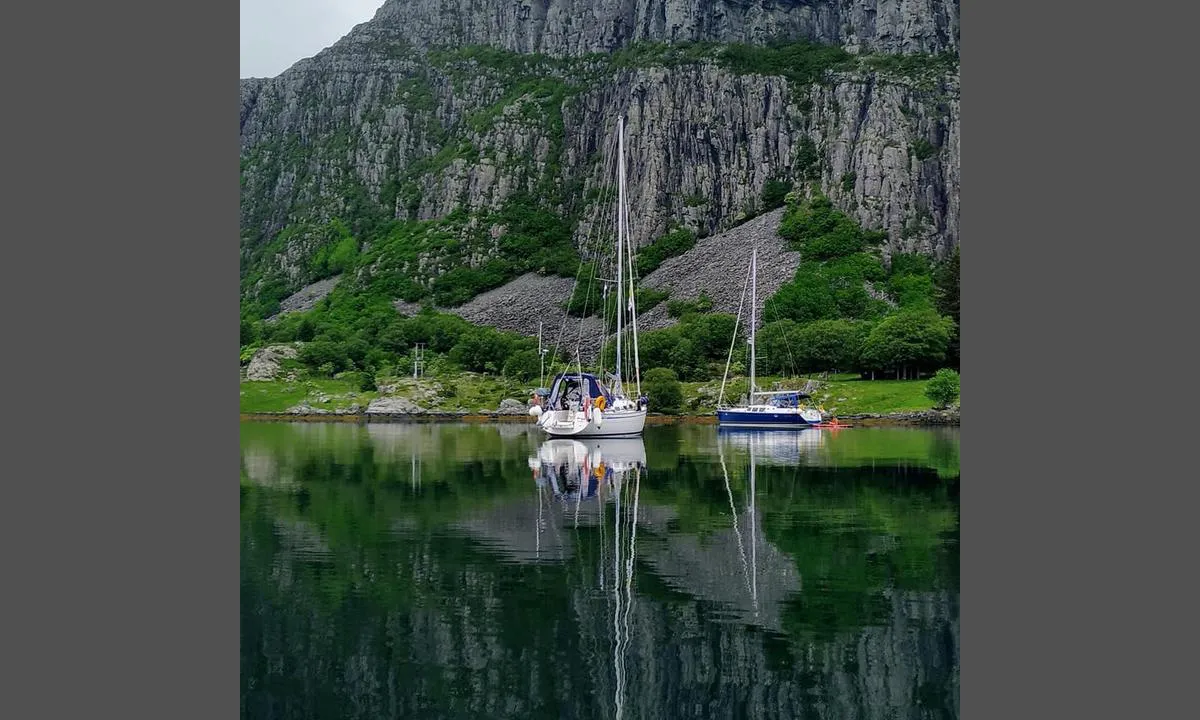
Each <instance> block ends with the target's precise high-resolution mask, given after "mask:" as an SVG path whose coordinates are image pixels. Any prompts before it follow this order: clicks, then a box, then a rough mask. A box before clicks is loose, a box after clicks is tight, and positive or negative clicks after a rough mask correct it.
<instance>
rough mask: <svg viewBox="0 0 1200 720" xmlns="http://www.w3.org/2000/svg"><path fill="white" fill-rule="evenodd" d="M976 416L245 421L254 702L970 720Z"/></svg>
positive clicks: (394, 714) (436, 712) (417, 710)
mask: <svg viewBox="0 0 1200 720" xmlns="http://www.w3.org/2000/svg"><path fill="white" fill-rule="evenodd" d="M958 451H959V432H958V429H957V428H936V429H907V428H851V429H842V430H817V429H807V430H802V431H768V432H753V431H738V432H732V433H731V432H729V431H718V430H717V428H716V427H714V426H696V425H684V426H650V427H647V428H646V432H645V435H644V437H643V438H640V439H634V440H617V441H613V440H606V441H579V442H574V441H563V440H557V441H548V440H546V438H545V437H544V436H542V435H541V434H540V433H538V432H535V431H534V429H533V428H532V426H530V425H523V424H491V425H467V424H461V425H458V424H398V423H397V424H382V423H381V424H375V423H372V424H365V425H356V424H339V423H255V422H243V423H242V425H241V454H242V469H241V483H240V485H241V493H240V494H241V698H242V701H241V702H242V717H243V718H459V717H462V718H468V717H471V718H551V717H553V718H630V719H632V718H734V717H739V718H740V717H746V718H846V719H850V718H880V719H882V718H957V717H958V715H959V500H958V489H959V461H958Z"/></svg>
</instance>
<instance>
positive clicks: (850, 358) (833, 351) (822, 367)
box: [793, 320, 865, 372]
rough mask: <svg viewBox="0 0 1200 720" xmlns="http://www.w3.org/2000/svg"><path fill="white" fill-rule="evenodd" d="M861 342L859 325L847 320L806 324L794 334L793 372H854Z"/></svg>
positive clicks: (862, 338) (862, 339) (862, 340)
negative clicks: (794, 355) (852, 370)
mask: <svg viewBox="0 0 1200 720" xmlns="http://www.w3.org/2000/svg"><path fill="white" fill-rule="evenodd" d="M864 341H865V337H864V336H863V334H862V331H861V323H856V322H853V321H850V320H818V321H816V322H813V323H809V324H807V325H805V326H803V327H801V328H800V329H799V330H797V331H796V333H795V341H794V345H793V346H794V348H795V353H796V362H797V364H798V366H799V367H798V368H797V369H798V370H799V372H824V371H827V370H830V371H832V370H851V369H854V368H857V367H858V362H859V355H860V353H861V352H862V347H863V343H864Z"/></svg>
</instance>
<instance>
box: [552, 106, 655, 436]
mask: <svg viewBox="0 0 1200 720" xmlns="http://www.w3.org/2000/svg"><path fill="white" fill-rule="evenodd" d="M617 190H618V197H617V217H616V226H617V243H616V278H615V280H614V281H613V282H614V283H615V284H616V291H617V307H616V322H617V327H616V368H615V369H614V372H613V373H612V375H610V376H609V377H607V378H604V377H602V376H601V373H593V372H584V370H583V366H582V362H581V361H580V360H579V356H578V351H577V352H576V359H575V367H574V368H570V369H568V370H565V371H563V372H560V373H558V374H557V375H556V376H555V377H554V378H553V379H552V381H551V385H550V394H549V397H548V399H547V400H546V403H545V407H542V406H540V405H535V406H534V407H532V408H530V410H529V412H530V414H531V415H533V416H534V417H536V418H537V426H538V427H540V428H541V429H542V430H543V431H545V432H546V433H547V434H548V435H551V436H553V437H621V436H632V435H640V434H641V433H642V430H643V428H644V427H645V424H646V409H647V405H648V402H647V400H646V398H645V397H644V396H642V377H641V367H640V364H639V360H638V346H637V303H636V301H635V299H634V297H635V296H634V267H633V248H632V247H631V246H632V242H631V241H630V239H629V230H628V223H629V215H628V207H627V199H626V194H625V120H624V118H620V119H618V123H617ZM627 317H628V319H626V318H627ZM627 328H628V329H630V330H632V332H631V338H632V344H633V348H632V349H633V354H632V358H627V357H625V355H624V354H623V350H624V349H625V348H623V346H622V340H623V335H624V334H625V332H626V330H627ZM600 340H601V342H603V340H604V338H600ZM602 359H603V358H601V360H602ZM630 359H632V370H633V379H634V385H635V390H636V395H635V396H634V397H630V395H629V394H628V393H627V392H626V390H625V387H624V383H623V378H622V372H623V371H624V370H625V367H626V363H627V362H628V361H629V360H630ZM634 398H636V399H634Z"/></svg>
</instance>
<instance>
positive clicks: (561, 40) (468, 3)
mask: <svg viewBox="0 0 1200 720" xmlns="http://www.w3.org/2000/svg"><path fill="white" fill-rule="evenodd" d="M374 22H376V23H386V24H395V25H396V26H398V27H402V28H403V29H404V32H405V36H406V38H407V39H408V40H409V41H410V42H412V43H413V44H415V45H417V46H428V45H433V44H442V45H447V44H456V43H457V44H466V45H492V46H496V47H503V48H505V49H507V50H512V51H514V52H519V53H545V54H547V55H555V56H567V55H581V54H585V53H591V52H604V51H609V50H613V49H615V48H618V47H622V46H624V45H627V44H629V43H633V42H638V41H644V40H649V41H655V42H669V43H679V42H688V41H692V42H696V41H716V42H738V43H752V44H759V43H767V42H770V41H772V40H777V39H780V38H797V37H801V38H808V39H811V40H814V41H817V42H821V43H825V44H830V45H848V46H852V47H856V48H863V49H870V50H876V51H881V52H891V53H912V52H925V53H938V52H943V51H946V50H954V49H957V47H958V3H957V2H955V1H953V0H516V1H515V2H508V3H498V2H495V0H416V1H415V2H414V1H412V0H388V2H386V3H385V4H384V5H383V7H381V8H380V9H379V12H378V13H376V15H375V18H374Z"/></svg>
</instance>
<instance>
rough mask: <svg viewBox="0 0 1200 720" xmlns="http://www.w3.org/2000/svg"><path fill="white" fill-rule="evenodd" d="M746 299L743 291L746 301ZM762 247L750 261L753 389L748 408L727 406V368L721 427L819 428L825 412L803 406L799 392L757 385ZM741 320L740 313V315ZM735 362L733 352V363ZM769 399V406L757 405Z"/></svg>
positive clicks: (720, 405) (719, 408)
mask: <svg viewBox="0 0 1200 720" xmlns="http://www.w3.org/2000/svg"><path fill="white" fill-rule="evenodd" d="M744 297H745V294H744V291H743V298H744ZM757 304H758V245H757V244H756V245H755V246H754V250H753V252H752V253H751V257H750V389H749V395H748V397H747V399H748V402H747V403H746V404H745V405H736V406H724V405H723V403H722V402H721V401H722V400H723V399H724V396H725V379H727V378H728V377H729V363H728V362H726V364H725V378H723V379H722V380H721V395H720V397H719V398H718V405H717V424H718V426H720V427H754V428H805V427H809V426H810V425H819V424H820V423H821V420H822V419H823V417H822V415H821V411H820V410H818V409H816V408H811V407H806V406H804V405H803V404H802V403H801V400H804V399H806V398H807V397H808V395H806V394H805V393H803V392H800V391H799V390H777V391H773V392H763V391H760V390H758V389H757V388H756V387H755V384H754V374H755V365H756V364H757V358H756V356H755V333H756V330H757V328H756V327H755V326H756V325H757V320H758V318H757V317H756V312H757ZM739 316H740V312H739ZM733 333H734V337H735V338H736V337H737V326H736V325H735V326H734V331H733ZM732 359H733V353H732V349H731V351H730V360H732ZM758 398H765V402H755V401H756V400H757V399H758Z"/></svg>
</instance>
